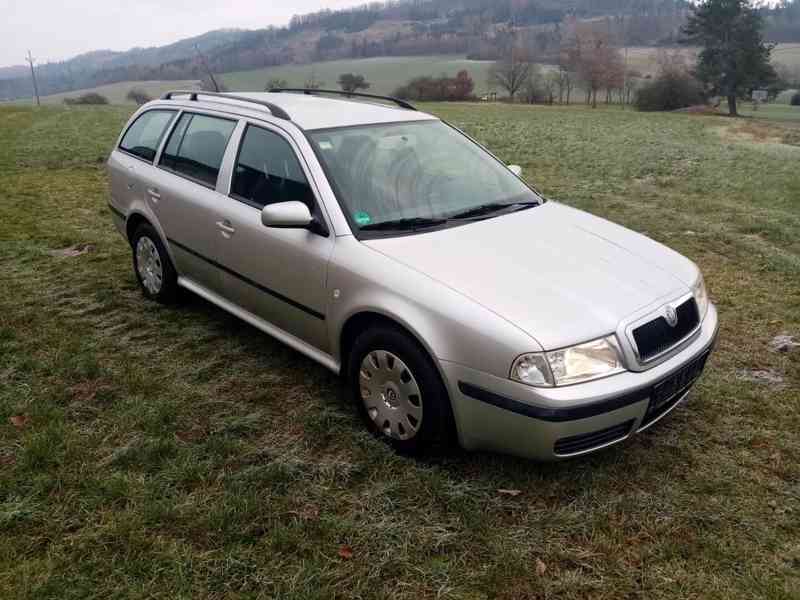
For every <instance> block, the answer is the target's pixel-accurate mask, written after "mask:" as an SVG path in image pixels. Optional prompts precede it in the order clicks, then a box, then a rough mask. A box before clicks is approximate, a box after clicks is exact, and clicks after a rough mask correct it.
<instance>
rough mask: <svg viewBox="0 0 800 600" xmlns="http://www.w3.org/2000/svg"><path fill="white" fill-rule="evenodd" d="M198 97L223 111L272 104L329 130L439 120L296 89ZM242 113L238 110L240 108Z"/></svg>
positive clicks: (302, 122)
mask: <svg viewBox="0 0 800 600" xmlns="http://www.w3.org/2000/svg"><path fill="white" fill-rule="evenodd" d="M197 94H198V96H197V100H194V101H192V102H191V103H192V104H193V105H194V104H195V103H196V105H197V106H198V108H199V107H201V106H203V105H205V104H208V105H210V106H208V108H212V109H214V110H220V105H228V104H230V105H231V106H235V107H236V108H237V109H243V108H245V109H248V112H258V113H261V112H262V110H263V111H264V113H266V114H269V112H268V111H269V109H268V108H266V107H259V106H257V105H255V104H252V105H248V103H247V102H246V101H245V100H244V99H247V100H254V101H256V102H261V103H269V104H271V105H274V106H276V107H278V108H280V109H282V110H283V111H284V112H285V113H286V114H288V115H289V118H290V120H291V122H292V123H295V124H296V125H297V126H298V127H300V128H301V129H305V130H315V129H329V128H334V127H352V126H354V125H375V124H380V123H397V122H407V121H430V120H437V119H436V117H434V116H433V115H429V114H427V113H424V112H420V111H416V110H411V109H407V108H401V107H394V106H388V105H387V104H384V103H379V102H380V101H373V100H367V101H365V100H362V99H355V98H336V97H328V96H322V95H312V94H300V93H293V92H235V93H234V94H231V96H230V97H226V95H225V94H214V95H209V96H208V97H206V96H205V95H204V94H203V93H202V92H198V93H197ZM174 99H175V100H176V101H181V102H182V103H183V102H186V98H185V97H183V98H181V97H179V96H176V97H175V98H174ZM237 112H238V110H237Z"/></svg>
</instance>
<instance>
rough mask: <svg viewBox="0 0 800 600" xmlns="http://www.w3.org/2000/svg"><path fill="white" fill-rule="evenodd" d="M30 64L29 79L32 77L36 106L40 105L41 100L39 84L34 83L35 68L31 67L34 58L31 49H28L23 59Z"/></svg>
mask: <svg viewBox="0 0 800 600" xmlns="http://www.w3.org/2000/svg"><path fill="white" fill-rule="evenodd" d="M25 60H27V61H28V64H29V65H30V66H31V79H33V93H34V94H36V106H41V105H42V102H41V100H39V86H38V85H36V70H35V69H34V68H33V62H34V60H35V59H34V58H33V56H31V51H30V50H28V57H27V58H26V59H25Z"/></svg>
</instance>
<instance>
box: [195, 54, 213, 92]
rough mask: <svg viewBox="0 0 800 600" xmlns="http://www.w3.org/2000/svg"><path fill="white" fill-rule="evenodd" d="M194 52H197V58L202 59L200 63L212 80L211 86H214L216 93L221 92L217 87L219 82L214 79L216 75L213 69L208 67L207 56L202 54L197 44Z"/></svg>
mask: <svg viewBox="0 0 800 600" xmlns="http://www.w3.org/2000/svg"><path fill="white" fill-rule="evenodd" d="M194 51H195V52H197V56H198V58H199V59H200V62H201V63H203V66H204V67H205V69H206V73H208V78H209V79H210V80H211V85H213V86H214V91H215V92H219V86H218V85H217V80H216V79H214V74H213V73H212V72H211V67H209V66H208V61H207V60H206V57H205V55H204V54H203V53H202V52H200V46H198V45H197V44H195V45H194Z"/></svg>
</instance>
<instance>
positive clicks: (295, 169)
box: [231, 125, 314, 212]
mask: <svg viewBox="0 0 800 600" xmlns="http://www.w3.org/2000/svg"><path fill="white" fill-rule="evenodd" d="M231 195H232V196H233V197H235V198H238V199H240V200H243V201H245V202H246V203H247V204H250V205H251V206H255V207H256V208H263V207H264V206H266V205H267V204H274V203H276V202H290V201H298V202H303V203H305V204H306V206H308V208H309V210H310V211H312V212H313V210H314V193H313V192H312V190H311V186H309V184H308V180H307V179H306V176H305V174H304V173H303V169H302V168H301V167H300V163H299V162H298V160H297V156H295V153H294V150H292V147H291V146H290V145H289V142H287V141H286V140H285V139H283V138H282V137H281V136H280V135H278V134H276V133H273V132H271V131H268V130H266V129H262V128H260V127H255V126H253V125H250V126H248V127H247V130H246V131H245V134H244V137H243V139H242V145H241V148H240V149H239V158H238V160H237V161H236V168H235V169H234V173H233V185H232V186H231Z"/></svg>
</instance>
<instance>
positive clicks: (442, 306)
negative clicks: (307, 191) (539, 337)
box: [328, 236, 541, 377]
mask: <svg viewBox="0 0 800 600" xmlns="http://www.w3.org/2000/svg"><path fill="white" fill-rule="evenodd" d="M328 285H329V289H332V290H333V291H334V293H333V294H332V299H331V303H330V305H329V308H328V315H329V335H330V343H331V344H330V347H331V348H333V349H334V352H335V355H334V357H335V359H336V360H337V362H340V363H341V362H342V358H343V357H342V356H341V353H340V349H341V337H342V330H343V328H344V326H345V324H346V323H347V321H348V320H349V319H350V318H352V317H353V316H355V315H358V314H361V313H365V312H372V313H377V314H380V315H383V316H384V317H386V318H388V319H391V320H393V321H395V322H397V323H398V324H400V325H401V326H403V327H404V328H406V329H407V330H408V331H410V332H411V333H412V334H413V335H414V336H415V337H416V338H417V340H418V341H419V342H420V343H421V344H422V345H423V346H424V347H425V349H426V350H427V351H428V353H429V354H430V356H431V357H432V358H433V359H434V360H435V361H436V362H438V361H448V362H454V363H458V364H462V365H466V366H469V367H470V368H473V369H479V370H481V371H485V372H488V373H492V374H494V375H496V376H498V377H507V376H508V372H509V369H510V368H511V363H512V362H513V361H514V359H515V358H516V357H517V356H519V355H520V354H521V353H523V352H536V351H540V350H541V347H540V346H539V344H538V343H537V342H536V340H534V339H533V338H532V337H531V336H530V335H528V334H527V333H525V332H524V331H523V330H521V329H520V328H519V327H517V326H515V325H514V324H513V323H510V322H509V321H507V320H505V319H503V318H502V317H500V316H498V315H496V314H495V313H493V312H491V311H490V310H488V309H487V308H485V307H483V306H481V305H480V304H478V303H476V302H475V301H473V300H471V299H469V298H467V297H465V296H463V295H462V294H460V293H458V292H456V291H455V290H452V289H450V288H448V287H447V286H445V285H443V284H441V283H440V282H438V281H436V280H434V279H431V278H430V277H428V276H426V275H424V274H422V273H419V272H417V271H415V270H413V269H410V268H409V267H407V266H405V265H403V264H401V263H399V262H397V261H395V260H393V259H391V258H389V257H387V256H385V255H383V254H381V253H379V252H377V251H375V250H373V249H371V248H369V247H368V246H366V245H365V244H362V243H360V242H359V241H358V240H356V239H355V238H353V237H349V236H348V237H341V238H338V239H337V243H336V246H335V248H334V252H333V255H332V257H331V263H330V269H329V275H328Z"/></svg>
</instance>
